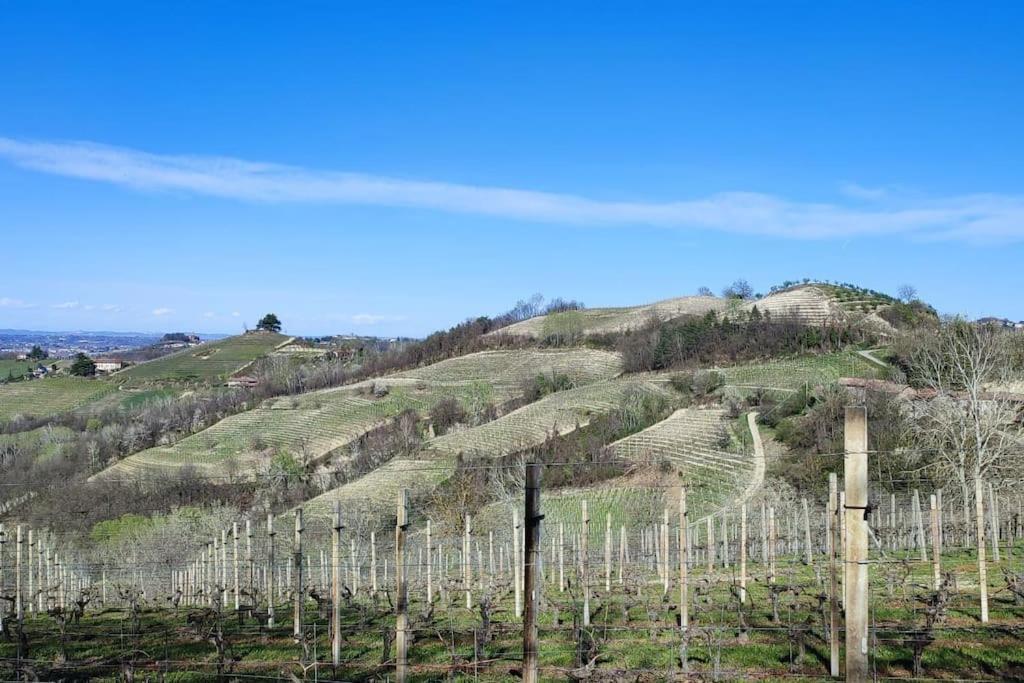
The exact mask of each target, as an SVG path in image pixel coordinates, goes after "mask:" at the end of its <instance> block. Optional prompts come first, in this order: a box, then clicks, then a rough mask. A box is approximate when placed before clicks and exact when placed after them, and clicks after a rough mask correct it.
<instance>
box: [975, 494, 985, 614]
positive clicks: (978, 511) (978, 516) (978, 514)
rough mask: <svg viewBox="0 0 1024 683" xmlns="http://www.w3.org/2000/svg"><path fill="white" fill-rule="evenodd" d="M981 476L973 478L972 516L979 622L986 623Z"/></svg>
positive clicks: (983, 516) (983, 505) (983, 509)
mask: <svg viewBox="0 0 1024 683" xmlns="http://www.w3.org/2000/svg"><path fill="white" fill-rule="evenodd" d="M982 492H983V488H982V482H981V477H975V478H974V517H975V522H976V524H977V538H976V539H975V540H976V541H977V542H978V587H979V590H980V591H981V623H983V624H987V623H988V566H987V563H986V561H985V501H984V499H983V498H982Z"/></svg>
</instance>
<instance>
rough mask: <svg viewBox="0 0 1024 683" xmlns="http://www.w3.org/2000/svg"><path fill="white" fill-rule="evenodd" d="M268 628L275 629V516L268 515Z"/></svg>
mask: <svg viewBox="0 0 1024 683" xmlns="http://www.w3.org/2000/svg"><path fill="white" fill-rule="evenodd" d="M267 626H269V627H270V628H274V515H272V514H269V515H267Z"/></svg>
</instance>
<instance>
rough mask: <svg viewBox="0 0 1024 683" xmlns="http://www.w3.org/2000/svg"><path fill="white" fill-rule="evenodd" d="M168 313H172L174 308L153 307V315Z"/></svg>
mask: <svg viewBox="0 0 1024 683" xmlns="http://www.w3.org/2000/svg"><path fill="white" fill-rule="evenodd" d="M169 313H174V309H173V308H154V309H153V315H155V316H162V315H167V314H169Z"/></svg>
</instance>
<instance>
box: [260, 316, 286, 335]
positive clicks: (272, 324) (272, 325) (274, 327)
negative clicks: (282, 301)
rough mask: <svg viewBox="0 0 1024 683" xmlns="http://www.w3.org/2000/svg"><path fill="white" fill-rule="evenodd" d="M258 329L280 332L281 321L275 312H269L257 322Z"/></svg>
mask: <svg viewBox="0 0 1024 683" xmlns="http://www.w3.org/2000/svg"><path fill="white" fill-rule="evenodd" d="M256 329H257V330H263V331H264V332H280V331H281V321H280V319H278V317H277V316H276V315H274V314H273V313H267V314H266V315H265V316H263V317H262V318H260V321H259V322H258V323H256Z"/></svg>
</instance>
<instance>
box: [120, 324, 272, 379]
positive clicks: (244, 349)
mask: <svg viewBox="0 0 1024 683" xmlns="http://www.w3.org/2000/svg"><path fill="white" fill-rule="evenodd" d="M289 339H290V337H286V336H284V335H283V334H271V333H256V334H244V335H239V336H237V337H227V338H226V339H220V340H218V341H215V342H207V343H205V344H200V345H199V346H194V347H192V348H190V349H185V350H184V351H179V352H178V353H172V354H170V355H169V356H163V357H161V358H157V359H155V360H151V361H147V362H145V363H139V364H138V365H134V366H132V367H130V368H127V369H126V370H122V371H121V372H118V373H116V374H115V375H114V377H115V378H117V379H121V380H127V381H129V382H133V383H139V382H157V381H190V382H214V381H218V380H223V379H226V378H227V377H228V376H230V375H232V374H234V373H236V372H238V371H239V370H241V369H242V368H244V367H245V366H246V365H248V364H249V363H251V362H252V361H254V360H256V359H257V358H260V357H262V356H265V355H267V354H269V353H270V352H271V351H273V350H274V349H275V348H277V347H278V346H280V345H281V344H283V343H285V342H287V341H288V340H289Z"/></svg>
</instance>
